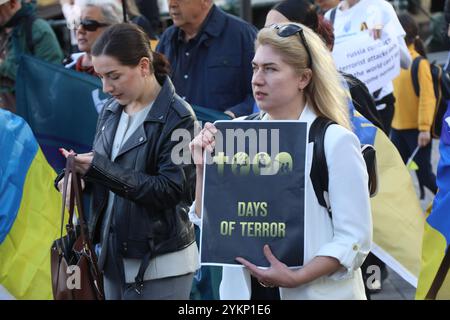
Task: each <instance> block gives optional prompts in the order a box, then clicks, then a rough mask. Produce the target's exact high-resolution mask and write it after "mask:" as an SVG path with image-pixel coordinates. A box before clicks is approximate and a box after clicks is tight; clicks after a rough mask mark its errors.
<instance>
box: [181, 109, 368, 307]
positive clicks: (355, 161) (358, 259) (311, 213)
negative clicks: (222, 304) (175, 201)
mask: <svg viewBox="0 0 450 320" xmlns="http://www.w3.org/2000/svg"><path fill="white" fill-rule="evenodd" d="M316 117H317V116H316V115H315V113H314V112H313V111H312V109H311V108H309V107H308V106H306V107H305V109H304V111H303V112H302V114H301V116H300V118H299V120H300V121H304V122H307V124H308V131H309V127H310V125H311V124H312V122H313V121H314V119H315V118H316ZM306 154H307V159H306V170H307V172H308V174H307V176H308V177H309V172H310V170H311V160H312V154H313V143H309V144H308V146H307V151H306ZM325 156H326V158H327V164H328V172H329V201H330V204H331V207H332V210H333V213H332V216H333V218H332V219H330V217H329V215H328V212H327V210H326V209H325V208H324V207H322V206H321V205H320V204H319V202H318V200H317V198H316V195H315V193H314V189H313V185H312V182H311V180H310V179H307V180H306V187H305V192H306V194H305V199H306V201H305V223H304V228H305V230H304V237H305V238H304V240H305V241H304V261H305V264H306V263H308V262H309V261H311V260H312V259H313V258H314V257H316V256H329V257H334V258H336V259H338V260H339V262H340V263H341V265H342V266H343V268H342V269H341V270H340V271H338V272H336V273H334V274H332V275H330V276H323V277H321V278H318V279H316V280H315V281H312V282H310V283H308V284H304V285H301V286H299V287H296V288H280V296H281V299H300V300H303V299H305V300H308V299H366V296H365V291H364V284H363V280H362V275H361V269H360V266H361V264H362V263H363V261H364V259H365V258H366V255H367V254H368V252H369V250H370V247H371V241H372V219H371V211H370V201H369V192H368V176H367V171H366V167H365V163H364V159H363V158H362V155H361V151H360V142H359V140H358V138H357V137H356V136H355V135H354V134H353V133H352V132H350V131H349V130H347V129H345V128H343V127H341V126H339V125H331V126H330V127H329V128H328V130H327V132H326V134H325ZM194 210H195V203H194V205H193V206H192V207H191V212H190V217H191V220H192V221H193V222H194V223H196V224H197V225H201V224H200V219H198V217H197V216H196V215H195V212H194ZM261 250H262V248H261ZM250 290H251V285H250V274H249V272H248V271H247V270H246V269H245V268H239V267H229V266H226V267H223V274H222V282H221V284H220V298H221V299H225V300H227V299H243V300H248V299H250V296H251V292H250Z"/></svg>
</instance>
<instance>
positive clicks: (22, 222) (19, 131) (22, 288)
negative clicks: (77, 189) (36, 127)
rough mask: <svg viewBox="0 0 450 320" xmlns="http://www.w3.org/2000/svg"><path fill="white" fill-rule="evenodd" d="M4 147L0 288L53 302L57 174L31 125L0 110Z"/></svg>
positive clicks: (0, 172)
mask: <svg viewBox="0 0 450 320" xmlns="http://www.w3.org/2000/svg"><path fill="white" fill-rule="evenodd" d="M0 148H1V150H2V152H1V153H0V285H1V286H2V287H4V288H6V290H7V291H8V292H9V293H10V294H12V295H13V296H14V297H15V298H17V299H51V298H52V289H51V278H50V247H51V245H52V242H53V241H54V240H55V239H56V238H58V237H59V232H60V229H59V228H60V210H61V205H62V203H61V195H60V194H59V193H58V191H57V190H56V189H55V188H54V187H53V180H54V178H55V176H56V173H55V171H54V170H53V169H52V168H51V167H50V165H49V164H48V162H47V160H46V159H45V157H44V155H43V153H42V151H41V149H40V148H39V145H38V143H37V141H36V139H35V137H34V135H33V132H32V131H31V129H30V127H29V126H28V124H27V123H26V122H25V121H24V120H23V119H22V118H20V117H18V116H16V115H14V114H12V113H10V112H8V111H5V110H2V109H0Z"/></svg>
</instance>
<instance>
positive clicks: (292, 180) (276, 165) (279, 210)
mask: <svg viewBox="0 0 450 320" xmlns="http://www.w3.org/2000/svg"><path fill="white" fill-rule="evenodd" d="M216 127H217V129H218V131H219V132H218V134H217V135H216V147H215V150H214V153H213V154H212V155H211V157H210V158H208V159H209V161H208V159H206V160H205V161H207V162H206V163H207V164H206V165H205V174H204V188H203V190H204V193H203V212H202V217H203V219H202V234H201V244H200V251H201V253H200V255H201V261H202V264H204V265H234V264H235V265H237V264H238V263H237V261H235V258H236V257H237V256H240V257H244V258H246V259H248V260H249V261H251V262H253V263H255V264H256V265H258V266H262V267H268V266H269V264H268V261H267V260H266V258H265V257H264V254H263V246H264V245H265V244H269V246H270V248H271V249H272V251H273V253H274V255H275V256H276V257H277V258H278V259H280V260H281V261H282V262H283V263H285V264H286V265H288V266H291V267H293V266H301V265H302V264H303V233H304V210H305V209H304V208H305V154H306V123H303V122H299V121H218V122H216Z"/></svg>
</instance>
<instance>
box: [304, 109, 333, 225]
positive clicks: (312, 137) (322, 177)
mask: <svg viewBox="0 0 450 320" xmlns="http://www.w3.org/2000/svg"><path fill="white" fill-rule="evenodd" d="M334 123H335V122H334V121H332V120H330V119H327V118H324V117H317V118H316V120H314V122H313V123H312V124H311V127H310V129H309V142H313V143H314V149H313V159H312V165H311V173H310V178H311V181H312V184H313V187H314V193H315V194H316V197H317V200H318V201H319V204H320V205H321V206H322V207H324V208H326V209H327V210H328V215H329V216H330V218H331V207H330V206H329V205H328V204H327V202H326V201H325V198H324V192H325V191H328V166H327V159H326V157H325V132H326V130H327V128H328V127H329V126H330V125H332V124H334Z"/></svg>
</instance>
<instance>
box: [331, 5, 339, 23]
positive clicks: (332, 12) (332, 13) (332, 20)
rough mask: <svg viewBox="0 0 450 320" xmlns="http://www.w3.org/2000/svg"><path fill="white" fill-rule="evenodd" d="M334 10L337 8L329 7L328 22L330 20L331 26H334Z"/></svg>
mask: <svg viewBox="0 0 450 320" xmlns="http://www.w3.org/2000/svg"><path fill="white" fill-rule="evenodd" d="M336 10H337V7H334V8H333V9H331V12H330V22H331V25H332V26H334V20H336Z"/></svg>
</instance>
